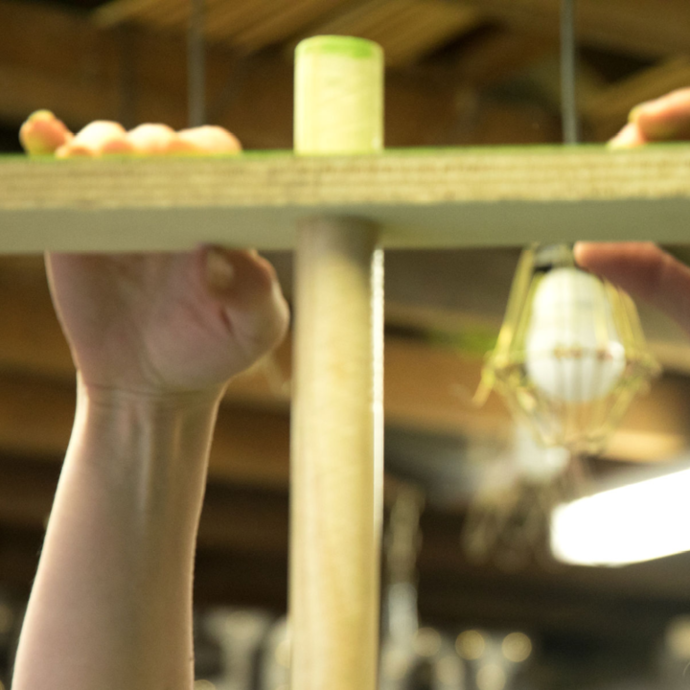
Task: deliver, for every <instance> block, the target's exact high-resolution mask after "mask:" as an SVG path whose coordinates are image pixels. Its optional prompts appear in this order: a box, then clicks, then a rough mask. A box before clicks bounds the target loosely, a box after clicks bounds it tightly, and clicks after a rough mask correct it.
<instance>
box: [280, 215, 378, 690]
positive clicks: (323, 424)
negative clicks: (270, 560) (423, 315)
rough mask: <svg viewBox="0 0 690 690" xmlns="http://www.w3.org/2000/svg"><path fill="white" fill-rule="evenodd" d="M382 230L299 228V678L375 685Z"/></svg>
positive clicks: (331, 223)
mask: <svg viewBox="0 0 690 690" xmlns="http://www.w3.org/2000/svg"><path fill="white" fill-rule="evenodd" d="M376 234H377V233H376V229H375V228H374V227H372V226H370V225H367V224H366V223H364V222H363V221H356V220H352V219H349V220H348V219H318V220H315V221H311V222H307V223H305V224H304V225H303V226H302V228H301V229H300V237H299V245H298V250H297V264H296V269H297V274H298V276H299V281H298V288H297V300H296V313H297V315H298V320H297V324H298V325H297V332H296V339H297V342H296V360H295V366H296V381H295V385H296V388H295V391H294V393H295V400H296V403H295V409H294V412H293V415H294V420H293V455H292V462H293V466H292V485H291V488H292V494H291V505H292V511H291V515H292V525H291V530H292V545H291V572H290V577H291V581H290V582H291V584H290V608H291V625H292V635H293V645H294V648H293V655H292V663H293V674H292V687H294V688H301V689H302V690H326V689H328V690H374V688H375V687H376V668H377V656H378V618H379V544H380V522H381V521H380V514H381V498H380V496H381V487H382V457H381V455H382V453H381V452H380V450H381V449H380V443H378V441H379V439H380V434H377V431H376V425H377V424H380V419H379V418H378V417H379V416H380V415H377V414H376V410H377V409H380V408H381V404H382V401H381V394H380V390H381V386H380V383H379V382H378V381H376V378H378V379H380V374H381V370H382V366H381V360H380V356H378V357H374V354H375V351H378V350H379V348H378V345H377V342H378V341H379V340H380V339H381V338H382V335H383V334H382V329H381V323H380V321H381V320H380V318H378V317H377V308H376V306H375V305H374V302H375V301H380V298H381V278H382V271H381V270H380V252H377V251H375V243H376Z"/></svg>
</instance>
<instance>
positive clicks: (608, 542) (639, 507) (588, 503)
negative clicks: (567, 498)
mask: <svg viewBox="0 0 690 690" xmlns="http://www.w3.org/2000/svg"><path fill="white" fill-rule="evenodd" d="M686 467H687V465H686ZM551 550H552V552H553V555H554V557H555V558H557V559H558V560H559V561H563V562H565V563H570V564H574V565H605V566H620V565H626V564H628V563H639V562H641V561H649V560H653V559H655V558H662V557H664V556H670V555H672V554H675V553H681V552H683V551H690V469H684V470H681V471H676V472H671V473H669V474H666V475H664V476H660V477H654V478H652V479H647V480H644V481H637V482H634V483H632V484H628V485H626V486H622V487H619V488H615V489H610V490H607V491H602V492H601V493H597V494H593V495H591V496H587V497H586V498H581V499H579V500H577V501H573V502H572V503H568V504H562V505H560V506H558V507H557V508H556V509H555V510H554V512H553V514H552V516H551Z"/></svg>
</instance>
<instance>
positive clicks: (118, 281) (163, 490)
mask: <svg viewBox="0 0 690 690" xmlns="http://www.w3.org/2000/svg"><path fill="white" fill-rule="evenodd" d="M54 125H55V123H53V122H52V121H51V120H50V118H47V119H46V120H45V121H43V122H42V124H41V126H40V127H39V128H33V130H28V131H27V130H25V132H24V135H25V136H24V139H25V141H26V138H27V136H28V138H29V139H31V137H32V136H33V137H34V143H36V142H38V143H41V141H43V143H44V144H45V143H46V141H48V142H49V144H48V145H49V146H50V147H52V148H53V149H54V148H58V147H59V146H60V145H63V144H66V145H67V147H68V148H66V149H63V153H64V155H72V153H74V152H72V153H71V152H70V150H69V146H70V145H74V146H81V147H83V148H84V149H85V151H83V152H77V153H80V155H99V154H100V153H102V150H99V145H100V144H103V143H107V142H109V143H108V145H113V146H116V147H117V146H118V141H119V145H121V147H122V148H124V149H125V150H127V147H129V146H131V145H132V138H131V137H127V136H126V135H124V133H123V132H120V133H119V134H118V130H117V127H115V128H114V129H113V128H110V129H109V128H108V127H105V126H104V127H100V128H99V127H92V133H91V134H90V135H89V136H88V137H82V140H81V141H79V135H78V136H77V137H76V138H75V139H74V140H72V141H69V136H65V137H64V138H63V139H62V140H60V136H59V133H56V127H57V125H55V126H54ZM51 127H52V129H51ZM140 136H141V133H140ZM147 136H148V139H147ZM218 136H220V135H219V133H218V132H217V131H214V132H210V131H208V130H206V131H205V132H201V133H200V132H198V131H197V133H196V139H195V135H194V133H192V135H191V139H190V137H188V139H190V140H191V142H192V144H193V146H196V147H197V148H196V149H195V150H200V151H203V150H207V151H217V150H218V149H219V147H221V146H222V145H223V143H222V142H223V141H225V142H226V143H227V140H226V139H223V138H222V137H221V141H220V142H219V141H218ZM118 137H119V140H118ZM214 137H215V138H214ZM166 138H167V140H168V141H169V142H171V143H170V145H171V146H176V145H178V143H179V141H180V140H179V138H177V137H173V138H172V139H171V138H170V136H169V132H168V131H167V130H164V129H160V128H159V129H156V130H149V134H148V135H145V136H144V137H143V139H140V141H139V142H138V145H139V146H140V149H139V151H140V152H141V153H146V152H147V151H148V150H150V151H151V152H153V151H154V146H158V147H160V141H161V140H166ZM85 140H86V141H85ZM56 141H57V146H56V145H55V144H56ZM73 142H76V144H73ZM147 146H148V147H149V148H148V149H147ZM204 147H205V148H204ZM158 152H159V153H162V152H164V151H160V150H159V151H158ZM47 268H48V274H49V279H50V284H51V291H52V294H53V299H54V302H55V305H56V308H57V311H58V315H59V317H60V321H61V323H62V326H63V329H64V331H65V333H66V335H67V338H68V341H69V344H70V347H71V350H72V353H73V357H74V360H75V363H76V365H77V369H78V402H77V414H76V417H75V423H74V429H73V434H72V438H71V441H70V445H69V448H68V451H67V456H66V458H65V464H64V468H63V472H62V475H61V478H60V483H59V486H58V491H57V494H56V497H55V502H54V505H53V509H52V513H51V518H50V521H49V525H48V530H47V534H46V540H45V544H44V548H43V552H42V554H41V560H40V565H39V569H38V573H37V576H36V580H35V583H34V587H33V590H32V594H31V598H30V602H29V607H28V611H27V616H26V620H25V624H24V629H23V631H22V635H21V640H20V645H19V650H18V654H17V661H16V665H15V676H14V684H13V688H14V690H44V689H45V690H48V689H50V690H87V689H88V690H93V689H94V688H98V689H99V690H153V689H155V690H190V688H191V686H192V681H193V649H192V639H191V629H192V626H191V591H192V576H193V557H194V546H195V538H196V529H197V524H198V518H199V514H200V510H201V503H202V499H203V492H204V484H205V479H206V467H207V459H208V448H209V444H210V441H211V435H212V430H213V425H214V421H215V415H216V411H217V408H218V404H219V401H220V398H221V396H222V393H223V390H224V388H225V384H226V382H227V380H228V379H229V378H230V377H231V376H233V375H234V374H236V373H238V372H239V371H241V370H242V369H244V368H246V367H247V366H249V365H250V364H251V363H252V362H253V361H255V360H256V359H257V358H258V357H260V356H261V355H262V354H264V353H266V352H267V351H269V350H270V349H271V348H272V347H273V346H274V345H275V344H277V342H278V341H279V340H280V339H281V338H282V337H283V335H284V333H285V330H286V327H287V307H286V304H285V302H284V300H283V298H282V296H281V294H280V290H279V287H278V285H277V282H276V279H275V275H274V272H273V270H272V268H271V267H270V265H269V264H267V263H266V262H265V261H264V260H263V259H261V258H260V257H258V256H256V255H255V254H253V253H251V252H229V251H224V250H220V249H216V248H201V249H198V250H197V251H195V252H191V253H188V254H149V255H137V256H126V255H125V256H105V255H103V256H95V255H92V256H79V255H50V256H48V257H47Z"/></svg>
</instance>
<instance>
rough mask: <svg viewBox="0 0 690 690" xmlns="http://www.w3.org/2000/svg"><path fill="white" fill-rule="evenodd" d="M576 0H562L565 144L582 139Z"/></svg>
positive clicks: (562, 107)
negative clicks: (577, 72)
mask: <svg viewBox="0 0 690 690" xmlns="http://www.w3.org/2000/svg"><path fill="white" fill-rule="evenodd" d="M575 1H576V0H561V119H562V121H563V143H565V144H577V143H579V141H580V124H579V121H578V113H577V101H576V93H575V91H576V89H575V80H576V79H575V74H576V62H577V47H576V44H575Z"/></svg>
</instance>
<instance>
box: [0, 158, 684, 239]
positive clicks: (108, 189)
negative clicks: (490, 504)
mask: <svg viewBox="0 0 690 690" xmlns="http://www.w3.org/2000/svg"><path fill="white" fill-rule="evenodd" d="M322 214H337V215H353V216H362V217H368V218H371V219H373V220H375V221H377V222H379V223H380V224H381V225H382V226H383V228H384V233H383V242H384V244H385V245H387V246H405V247H407V246H409V247H425V246H438V247H442V246H481V245H500V244H513V245H515V244H522V243H525V242H527V241H543V240H544V239H548V240H551V241H556V240H559V241H561V240H562V241H569V240H573V239H579V238H583V239H585V238H586V239H607V240H613V239H656V240H659V241H665V242H684V241H686V233H687V227H688V225H689V221H690V146H655V147H648V148H645V149H640V150H634V151H611V150H607V149H604V148H600V147H584V148H582V149H559V148H551V149H539V148H537V149H536V150H534V149H524V148H516V149H499V150H497V151H492V150H481V151H477V150H472V149H469V150H452V151H448V150H443V151H440V152H438V153H434V152H429V151H423V152H419V153H415V152H414V151H412V152H410V151H401V152H387V153H386V154H384V155H380V156H378V155H375V156H361V157H340V158H330V157H329V158H297V157H294V156H293V155H291V154H290V153H285V154H274V155H269V156H266V155H263V156H262V155H259V156H251V155H248V156H243V157H240V158H187V159H185V158H178V159H170V158H168V159H134V160H132V159H101V160H71V161H53V160H28V159H23V158H18V157H15V158H5V159H1V158H0V223H2V228H1V229H0V251H3V252H8V251H40V250H42V249H64V250H67V249H76V250H79V249H82V250H85V251H91V250H94V249H97V248H101V249H103V250H106V251H114V250H118V249H121V250H123V251H124V250H138V249H142V250H143V249H180V248H185V247H188V246H193V245H194V244H198V243H199V242H213V241H219V242H223V243H226V244H234V245H237V246H244V245H247V244H251V245H254V246H257V247H259V248H274V249H275V248H291V247H292V244H293V236H294V233H293V231H292V227H291V224H292V223H293V221H294V220H296V219H298V218H301V217H304V216H306V215H322Z"/></svg>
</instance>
